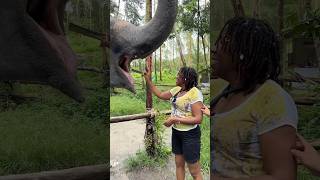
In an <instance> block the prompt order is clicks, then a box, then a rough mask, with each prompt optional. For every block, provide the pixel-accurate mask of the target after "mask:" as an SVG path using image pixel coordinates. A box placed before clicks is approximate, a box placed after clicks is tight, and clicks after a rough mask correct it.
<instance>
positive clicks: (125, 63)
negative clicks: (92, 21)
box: [110, 0, 178, 92]
mask: <svg viewBox="0 0 320 180" xmlns="http://www.w3.org/2000/svg"><path fill="white" fill-rule="evenodd" d="M177 4H178V0H159V2H158V7H157V10H156V13H155V15H154V17H153V18H152V20H151V21H149V22H148V23H147V24H145V25H143V26H139V27H137V26H135V25H133V24H131V23H129V22H126V21H122V20H117V19H114V18H111V19H110V48H111V61H110V85H111V87H120V88H126V89H128V90H130V91H132V92H135V90H134V85H133V78H132V76H131V75H130V74H129V66H130V62H131V61H132V60H134V59H138V58H145V57H146V56H148V55H149V54H151V53H152V52H153V51H155V50H156V49H157V48H158V47H160V45H161V44H162V43H163V42H164V41H165V40H166V39H167V37H168V36H169V34H170V33H171V30H172V28H173V25H174V23H175V18H176V15H177Z"/></svg>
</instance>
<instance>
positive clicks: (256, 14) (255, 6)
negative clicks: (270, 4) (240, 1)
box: [252, 0, 260, 18]
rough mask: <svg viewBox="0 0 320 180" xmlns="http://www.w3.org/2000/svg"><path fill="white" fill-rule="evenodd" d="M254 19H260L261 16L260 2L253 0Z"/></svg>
mask: <svg viewBox="0 0 320 180" xmlns="http://www.w3.org/2000/svg"><path fill="white" fill-rule="evenodd" d="M252 15H253V17H256V18H258V17H259V16H260V2H259V0H253V12H252Z"/></svg>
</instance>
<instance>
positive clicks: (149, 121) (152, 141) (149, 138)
mask: <svg viewBox="0 0 320 180" xmlns="http://www.w3.org/2000/svg"><path fill="white" fill-rule="evenodd" d="M151 57H152V56H148V58H147V61H146V66H148V68H149V69H150V71H151V70H152V58H151ZM148 78H150V79H151V74H150V77H148ZM146 93H147V98H146V109H147V112H148V113H149V112H150V111H152V92H151V88H150V86H148V85H147V88H146ZM155 132H156V129H155V118H154V117H153V116H150V117H147V118H146V132H145V136H144V139H145V147H146V151H147V153H148V155H149V156H152V157H154V156H155V155H156V140H157V137H156V133H155Z"/></svg>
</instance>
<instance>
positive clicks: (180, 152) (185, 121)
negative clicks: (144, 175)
mask: <svg viewBox="0 0 320 180" xmlns="http://www.w3.org/2000/svg"><path fill="white" fill-rule="evenodd" d="M150 73H151V72H150V70H149V69H148V68H146V72H145V74H144V75H145V76H144V77H145V79H146V82H147V84H148V85H149V86H150V88H151V90H152V92H153V94H155V95H156V96H157V97H158V98H160V99H163V100H170V101H171V104H172V112H171V116H170V117H169V118H168V119H167V120H166V121H165V123H164V125H165V126H167V127H170V126H172V152H173V153H174V154H175V164H176V177H177V179H178V180H184V179H185V163H187V165H188V168H189V171H190V174H191V175H192V177H193V178H194V179H196V180H201V179H202V175H201V168H200V162H199V159H200V145H201V142H200V138H201V132H200V127H199V124H201V121H202V111H201V108H202V106H203V104H202V102H203V96H202V93H201V92H200V90H199V89H198V88H197V85H198V75H197V73H196V71H195V70H194V69H193V68H190V67H182V68H181V69H180V70H179V73H178V74H177V78H176V85H177V86H176V87H174V88H172V89H171V90H169V91H164V92H161V91H160V90H159V89H158V88H157V87H156V86H155V85H154V84H153V83H152V81H151V80H150V79H149V78H148V77H150Z"/></svg>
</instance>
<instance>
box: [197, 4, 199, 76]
mask: <svg viewBox="0 0 320 180" xmlns="http://www.w3.org/2000/svg"><path fill="white" fill-rule="evenodd" d="M197 10H198V12H197V14H198V19H197V21H198V22H197V26H198V27H197V30H198V32H197V72H199V63H200V34H199V32H200V0H198V9H197Z"/></svg>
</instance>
